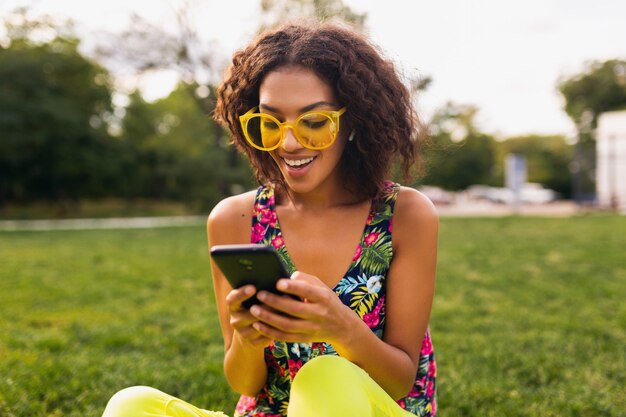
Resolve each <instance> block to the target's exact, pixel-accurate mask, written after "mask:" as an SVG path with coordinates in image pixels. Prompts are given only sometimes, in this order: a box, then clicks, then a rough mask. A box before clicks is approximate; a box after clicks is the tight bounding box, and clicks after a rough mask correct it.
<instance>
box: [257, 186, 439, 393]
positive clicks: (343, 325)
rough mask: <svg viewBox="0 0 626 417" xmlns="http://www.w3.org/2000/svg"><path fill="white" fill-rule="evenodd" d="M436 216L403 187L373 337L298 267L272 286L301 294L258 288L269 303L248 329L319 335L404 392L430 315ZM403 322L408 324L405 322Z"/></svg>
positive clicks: (277, 335)
mask: <svg viewBox="0 0 626 417" xmlns="http://www.w3.org/2000/svg"><path fill="white" fill-rule="evenodd" d="M437 233H438V219H437V214H436V212H435V209H434V207H433V205H432V203H431V202H430V201H429V200H428V199H427V198H426V197H424V196H423V195H422V194H420V193H418V192H417V191H415V190H412V189H407V188H402V190H401V192H400V195H399V197H398V201H397V203H396V209H395V214H394V232H393V247H394V258H393V261H392V263H391V267H390V269H389V273H388V276H387V302H386V309H387V316H386V325H385V334H384V339H383V340H380V339H378V338H377V337H376V335H374V333H373V332H372V331H371V330H370V329H369V327H367V325H366V324H365V323H364V322H363V321H362V320H361V319H360V318H359V317H358V316H357V315H356V314H355V313H354V312H353V311H352V310H351V309H350V308H349V307H347V306H345V305H343V304H342V303H341V301H340V300H339V299H338V298H337V296H336V295H335V294H334V293H333V291H332V290H331V289H330V288H328V287H327V286H326V285H324V284H323V283H322V282H321V281H320V280H319V279H317V278H315V277H313V276H311V275H307V274H303V273H300V272H297V273H296V274H294V276H293V279H292V280H281V281H280V282H279V288H280V289H281V290H283V291H285V292H289V293H292V294H295V295H297V296H299V297H301V298H305V299H307V302H304V303H303V302H299V301H295V300H290V299H288V298H285V297H278V296H275V295H273V294H269V293H264V292H261V293H259V298H260V299H261V300H262V301H263V302H264V303H265V304H267V305H269V306H270V307H272V308H274V309H276V310H280V311H283V312H285V313H287V314H290V315H292V316H294V317H295V319H294V318H288V317H285V316H280V315H277V314H273V313H272V312H271V311H269V310H267V309H264V308H263V307H261V306H257V307H255V308H252V309H251V312H252V313H253V314H254V315H255V316H256V317H258V318H259V320H260V321H259V322H257V323H254V324H253V326H254V328H256V329H257V330H259V331H260V332H261V333H263V334H264V335H266V336H267V337H269V338H273V339H277V340H286V341H320V340H325V341H328V342H330V343H332V345H333V346H334V347H335V349H336V350H337V352H338V353H339V354H340V355H341V356H343V357H345V358H347V359H349V360H350V361H352V362H353V363H355V364H357V365H359V366H360V367H361V368H363V369H364V370H365V371H367V373H368V374H369V375H370V376H371V377H372V378H373V379H374V380H375V381H376V382H377V383H378V384H379V385H380V386H381V387H383V389H385V390H386V391H387V392H388V393H389V395H390V396H391V397H393V398H394V399H398V398H401V397H403V396H405V395H406V394H407V393H408V392H409V391H410V389H411V387H412V385H413V383H414V380H415V374H416V372H417V366H418V362H419V355H420V348H421V343H422V339H423V337H424V334H425V333H426V328H427V326H428V319H429V316H430V309H431V305H432V299H433V294H434V287H435V270H436V257H437ZM407 323H410V325H407Z"/></svg>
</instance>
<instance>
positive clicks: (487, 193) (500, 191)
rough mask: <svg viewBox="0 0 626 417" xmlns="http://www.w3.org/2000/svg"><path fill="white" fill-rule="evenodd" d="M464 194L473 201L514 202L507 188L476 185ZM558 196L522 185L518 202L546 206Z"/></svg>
mask: <svg viewBox="0 0 626 417" xmlns="http://www.w3.org/2000/svg"><path fill="white" fill-rule="evenodd" d="M466 192H467V195H468V196H469V198H471V199H474V200H487V201H491V202H493V203H501V204H512V203H513V202H514V201H515V193H514V192H513V190H510V189H508V188H502V187H491V186H488V185H481V184H478V185H472V186H470V187H468V188H467V190H466ZM558 196H559V195H558V193H557V192H556V191H554V190H550V189H548V188H545V187H544V186H543V185H541V184H538V183H532V182H527V183H525V184H524V185H522V188H521V190H520V193H519V199H520V202H521V203H525V204H547V203H550V202H552V201H554V200H556V199H557V198H558Z"/></svg>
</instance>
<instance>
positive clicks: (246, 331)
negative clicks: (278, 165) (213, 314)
mask: <svg viewBox="0 0 626 417" xmlns="http://www.w3.org/2000/svg"><path fill="white" fill-rule="evenodd" d="M253 201H254V194H253V193H246V194H242V195H240V196H235V197H229V198H227V199H225V200H223V201H221V202H220V203H219V204H217V205H216V206H215V208H214V209H213V210H212V211H211V214H210V215H209V218H208V222H207V234H208V239H209V246H211V245H218V244H231V243H249V241H250V225H251V218H250V215H251V213H252V206H253ZM211 272H212V276H213V288H214V291H215V298H216V302H217V311H218V314H219V319H220V327H221V329H222V335H223V337H224V374H225V376H226V379H227V380H228V383H229V384H230V385H231V387H232V388H233V389H234V390H235V391H237V392H239V393H241V394H245V395H249V396H254V395H256V394H257V393H258V392H259V390H260V389H261V388H262V387H263V385H264V384H265V381H266V379H267V367H266V365H265V360H264V353H263V349H264V348H265V346H267V345H268V344H269V342H270V341H271V340H270V339H268V338H266V337H264V336H262V335H260V334H259V333H258V332H257V331H256V330H254V328H253V327H252V323H254V322H256V321H257V319H256V318H255V317H253V316H252V315H251V314H250V312H249V311H248V310H246V309H245V308H243V307H242V306H241V303H242V302H243V301H244V300H246V299H248V298H250V297H251V296H252V295H253V294H254V292H255V289H254V287H253V286H250V285H249V286H246V287H242V288H240V289H237V290H233V288H232V287H231V286H230V284H229V283H228V281H227V280H226V278H224V275H223V274H222V273H221V271H220V270H219V268H218V267H217V266H216V265H215V264H214V263H213V261H211Z"/></svg>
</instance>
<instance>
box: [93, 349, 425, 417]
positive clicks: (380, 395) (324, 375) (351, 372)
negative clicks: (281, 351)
mask: <svg viewBox="0 0 626 417" xmlns="http://www.w3.org/2000/svg"><path fill="white" fill-rule="evenodd" d="M287 415H288V416H289V417H348V416H359V417H415V416H414V415H413V414H411V413H409V412H408V411H405V410H403V409H402V408H401V407H400V406H399V405H398V404H397V403H396V402H395V401H394V400H393V399H392V398H391V397H390V396H389V395H388V394H387V393H386V392H385V390H383V389H382V388H381V387H380V386H379V385H378V384H377V383H376V382H374V380H373V379H372V378H370V377H369V375H367V373H366V372H365V371H363V370H362V369H361V368H359V367H358V366H356V365H354V364H353V363H351V362H350V361H348V360H346V359H343V358H340V357H338V356H320V357H317V358H315V359H313V360H311V361H310V362H308V363H307V364H305V365H304V366H303V367H302V369H300V371H298V374H297V375H296V377H295V378H294V380H293V383H292V386H291V392H290V398H289V407H288V410H287ZM102 417H226V415H225V414H224V413H222V412H219V411H207V410H203V409H200V408H198V407H195V406H193V405H191V404H189V403H187V402H185V401H183V400H180V399H178V398H175V397H172V396H171V395H168V394H166V393H164V392H161V391H159V390H156V389H154V388H150V387H142V386H137V387H130V388H126V389H123V390H122V391H119V392H118V393H117V394H115V395H114V396H113V397H112V398H111V400H110V401H109V403H108V404H107V407H106V409H105V410H104V414H103V416H102Z"/></svg>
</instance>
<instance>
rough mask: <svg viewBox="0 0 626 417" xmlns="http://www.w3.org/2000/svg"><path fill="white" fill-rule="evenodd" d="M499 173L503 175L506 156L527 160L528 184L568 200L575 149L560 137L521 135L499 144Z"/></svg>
mask: <svg viewBox="0 0 626 417" xmlns="http://www.w3.org/2000/svg"><path fill="white" fill-rule="evenodd" d="M498 149H499V157H498V158H497V160H498V167H499V169H498V172H499V173H502V172H504V166H503V165H504V159H505V155H506V154H508V153H517V154H521V155H524V156H525V157H526V163H527V169H528V181H529V182H538V183H540V184H543V185H545V186H546V187H548V188H550V189H553V190H555V191H557V192H559V193H560V194H561V197H564V198H570V197H571V195H572V175H571V172H570V169H569V165H570V163H571V162H572V158H573V154H574V147H573V145H570V144H568V143H567V142H566V141H565V138H564V137H563V136H540V135H531V136H521V137H512V138H509V139H507V140H505V141H503V142H500V143H498Z"/></svg>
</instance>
